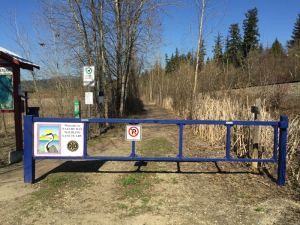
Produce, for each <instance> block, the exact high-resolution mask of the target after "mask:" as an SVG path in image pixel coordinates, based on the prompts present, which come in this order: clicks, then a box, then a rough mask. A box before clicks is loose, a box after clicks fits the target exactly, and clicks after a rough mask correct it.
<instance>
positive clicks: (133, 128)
mask: <svg viewBox="0 0 300 225" xmlns="http://www.w3.org/2000/svg"><path fill="white" fill-rule="evenodd" d="M141 139H142V127H141V126H140V125H126V140H127V141H140V140H141Z"/></svg>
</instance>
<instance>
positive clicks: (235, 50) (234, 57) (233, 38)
mask: <svg viewBox="0 0 300 225" xmlns="http://www.w3.org/2000/svg"><path fill="white" fill-rule="evenodd" d="M241 48H242V38H241V34H240V28H239V25H238V24H237V23H235V24H231V25H230V27H229V37H228V40H226V49H227V51H226V55H227V58H228V60H229V62H230V63H232V64H233V65H235V66H240V63H241Z"/></svg>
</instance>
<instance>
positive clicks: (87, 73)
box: [83, 66, 95, 87]
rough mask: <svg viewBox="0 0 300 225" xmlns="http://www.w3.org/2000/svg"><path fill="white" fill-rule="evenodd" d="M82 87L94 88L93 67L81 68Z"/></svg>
mask: <svg viewBox="0 0 300 225" xmlns="http://www.w3.org/2000/svg"><path fill="white" fill-rule="evenodd" d="M83 86H89V87H94V86H95V66H84V67H83Z"/></svg>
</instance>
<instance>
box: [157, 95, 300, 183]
mask: <svg viewBox="0 0 300 225" xmlns="http://www.w3.org/2000/svg"><path fill="white" fill-rule="evenodd" d="M261 102H262V104H261V120H263V121H278V120H279V112H277V111H274V110H270V108H269V107H268V106H267V103H266V100H262V101H261ZM162 105H163V107H165V108H168V109H172V110H173V111H176V110H175V108H174V105H173V100H172V98H171V97H168V98H166V99H164V100H163V101H162ZM250 107H251V105H250V103H249V101H248V99H246V101H241V100H240V99H239V98H231V97H230V96H227V95H223V96H220V95H219V96H218V97H216V96H214V97H211V96H210V95H209V94H199V95H198V98H197V101H196V104H195V106H194V112H193V119H199V120H228V121H230V120H253V114H252V113H251V112H250ZM182 112H185V113H182ZM177 113H178V114H181V115H182V116H183V117H184V118H187V117H188V113H189V112H188V110H187V109H186V110H185V111H183V110H181V112H177ZM252 129H253V128H251V127H248V126H234V127H233V128H232V140H231V148H232V149H233V150H234V151H235V153H236V154H237V156H238V157H247V156H249V155H250V149H249V146H250V145H251V143H252V142H251V135H250V133H251V132H253V130H252ZM193 131H194V133H195V135H197V136H198V137H199V140H201V142H205V143H207V144H209V145H211V146H216V145H217V146H218V145H224V144H225V140H226V129H222V128H220V126H204V125H197V126H193ZM273 134H274V129H273V128H272V127H260V140H261V143H260V144H261V146H262V149H263V156H262V157H263V158H270V157H271V156H272V154H273V140H274V136H273ZM299 147H300V117H299V116H295V117H292V118H291V117H290V121H289V129H288V146H287V168H288V181H289V182H290V183H293V184H297V185H299V184H300V165H299V158H300V148H299Z"/></svg>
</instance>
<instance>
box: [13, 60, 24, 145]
mask: <svg viewBox="0 0 300 225" xmlns="http://www.w3.org/2000/svg"><path fill="white" fill-rule="evenodd" d="M19 86H20V67H19V66H15V65H14V66H13V91H14V93H13V96H14V118H15V136H16V150H17V151H23V134H22V110H21V96H20V95H19Z"/></svg>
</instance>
